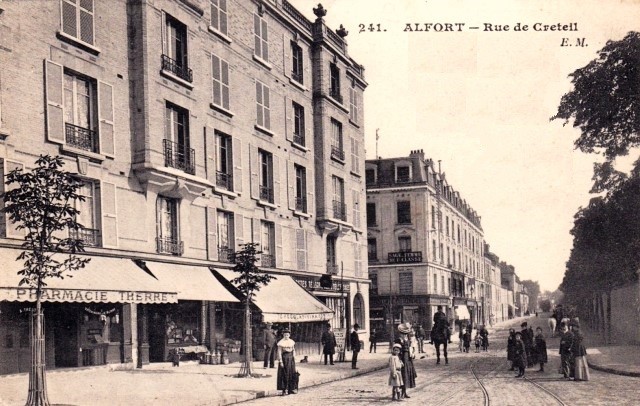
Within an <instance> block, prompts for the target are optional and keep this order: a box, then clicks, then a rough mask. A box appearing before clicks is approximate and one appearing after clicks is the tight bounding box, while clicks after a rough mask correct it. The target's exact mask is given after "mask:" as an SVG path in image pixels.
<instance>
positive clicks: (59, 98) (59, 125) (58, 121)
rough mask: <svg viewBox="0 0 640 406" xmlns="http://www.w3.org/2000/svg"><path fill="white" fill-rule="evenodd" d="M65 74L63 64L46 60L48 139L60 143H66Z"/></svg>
mask: <svg viewBox="0 0 640 406" xmlns="http://www.w3.org/2000/svg"><path fill="white" fill-rule="evenodd" d="M63 4H66V3H63ZM63 74H64V70H63V68H62V65H60V64H57V63H55V62H52V61H47V60H45V78H46V83H45V88H46V92H47V95H46V96H47V139H48V140H49V141H51V142H55V143H58V144H64V96H63V94H64V91H63V88H62V87H63V83H64V80H63Z"/></svg>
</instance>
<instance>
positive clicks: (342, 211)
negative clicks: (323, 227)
mask: <svg viewBox="0 0 640 406" xmlns="http://www.w3.org/2000/svg"><path fill="white" fill-rule="evenodd" d="M332 183H333V217H335V218H337V219H338V220H342V221H347V210H346V205H345V204H344V180H342V178H339V177H337V176H333V177H332Z"/></svg>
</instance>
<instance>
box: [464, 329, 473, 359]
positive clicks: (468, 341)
mask: <svg viewBox="0 0 640 406" xmlns="http://www.w3.org/2000/svg"><path fill="white" fill-rule="evenodd" d="M462 346H463V347H464V349H463V350H462V351H463V352H466V353H469V347H471V330H470V329H469V328H467V330H466V331H465V332H464V334H463V335H462Z"/></svg>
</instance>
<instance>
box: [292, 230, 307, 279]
mask: <svg viewBox="0 0 640 406" xmlns="http://www.w3.org/2000/svg"><path fill="white" fill-rule="evenodd" d="M295 236H296V239H295V244H296V265H297V270H298V271H303V270H306V269H307V233H306V232H305V231H304V230H303V229H296V230H295Z"/></svg>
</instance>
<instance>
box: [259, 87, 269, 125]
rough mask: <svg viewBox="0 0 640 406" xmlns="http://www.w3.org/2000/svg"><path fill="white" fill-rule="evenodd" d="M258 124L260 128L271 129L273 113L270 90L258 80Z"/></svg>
mask: <svg viewBox="0 0 640 406" xmlns="http://www.w3.org/2000/svg"><path fill="white" fill-rule="evenodd" d="M256 123H257V125H258V126H260V127H263V128H266V129H267V130H268V129H270V128H271V112H270V109H269V88H268V87H267V85H265V84H264V83H261V82H258V81H257V80H256Z"/></svg>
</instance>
